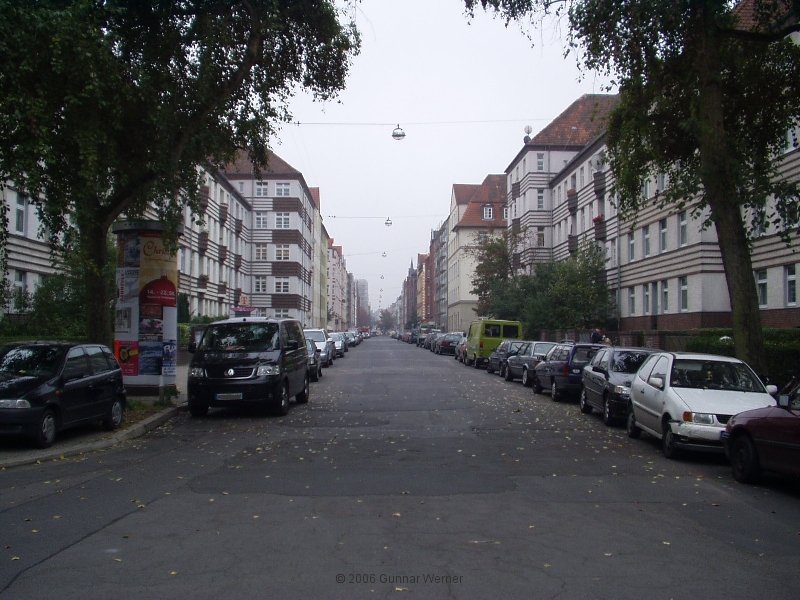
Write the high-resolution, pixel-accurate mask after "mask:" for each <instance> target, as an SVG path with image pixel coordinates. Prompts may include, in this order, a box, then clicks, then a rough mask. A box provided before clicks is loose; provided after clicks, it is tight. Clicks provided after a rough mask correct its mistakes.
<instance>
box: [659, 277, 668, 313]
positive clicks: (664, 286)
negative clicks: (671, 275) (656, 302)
mask: <svg viewBox="0 0 800 600" xmlns="http://www.w3.org/2000/svg"><path fill="white" fill-rule="evenodd" d="M667 311H669V281H667V280H666V279H665V280H663V281H662V282H661V313H662V314H665V313H666V312H667Z"/></svg>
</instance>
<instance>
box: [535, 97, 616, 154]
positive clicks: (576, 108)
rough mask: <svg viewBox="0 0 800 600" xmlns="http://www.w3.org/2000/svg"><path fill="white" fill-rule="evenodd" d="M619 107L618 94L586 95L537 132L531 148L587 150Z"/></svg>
mask: <svg viewBox="0 0 800 600" xmlns="http://www.w3.org/2000/svg"><path fill="white" fill-rule="evenodd" d="M617 104H619V95H617V94H585V95H583V96H581V97H580V98H578V99H577V100H576V101H575V102H573V103H572V104H570V105H569V107H567V109H566V110H565V111H564V112H562V113H561V114H560V115H558V116H557V117H556V118H555V119H553V120H552V121H551V122H550V124H549V125H547V126H546V127H545V128H544V129H542V130H541V131H540V132H539V133H537V134H536V135H535V136H534V137H533V139H531V141H530V142H528V143H527V145H529V146H530V145H533V146H551V145H559V146H578V147H583V146H585V145H586V144H588V143H589V142H591V141H592V140H593V139H594V138H596V137H597V136H598V135H600V134H601V133H603V132H604V131H605V129H606V122H607V118H608V115H609V113H610V112H611V111H612V110H613V109H614V108H616V106H617Z"/></svg>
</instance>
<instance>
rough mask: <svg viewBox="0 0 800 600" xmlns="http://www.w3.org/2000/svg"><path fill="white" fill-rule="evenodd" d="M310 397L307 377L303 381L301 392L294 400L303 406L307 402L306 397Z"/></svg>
mask: <svg viewBox="0 0 800 600" xmlns="http://www.w3.org/2000/svg"><path fill="white" fill-rule="evenodd" d="M310 395H311V386H310V385H309V381H308V376H306V379H305V381H303V391H302V392H300V393H299V394H297V395H296V396H295V397H294V399H295V400H296V401H297V403H298V404H305V403H306V402H308V397H309V396H310Z"/></svg>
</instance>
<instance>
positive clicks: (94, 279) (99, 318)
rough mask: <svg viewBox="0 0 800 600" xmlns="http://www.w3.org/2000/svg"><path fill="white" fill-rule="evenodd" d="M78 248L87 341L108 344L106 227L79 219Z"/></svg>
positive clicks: (108, 298)
mask: <svg viewBox="0 0 800 600" xmlns="http://www.w3.org/2000/svg"><path fill="white" fill-rule="evenodd" d="M78 227H79V230H80V239H81V241H80V247H79V252H80V255H81V260H82V262H83V265H84V271H83V272H84V285H85V289H86V305H85V311H86V312H85V318H86V337H87V338H88V340H89V341H92V342H99V343H102V344H107V345H111V344H112V342H113V332H112V330H111V303H112V298H111V290H110V289H109V288H108V285H107V283H106V278H105V272H106V268H107V266H108V245H107V239H106V238H107V235H108V228H107V227H106V225H105V224H104V223H102V222H97V221H94V220H88V221H84V222H81V223H79V225H78Z"/></svg>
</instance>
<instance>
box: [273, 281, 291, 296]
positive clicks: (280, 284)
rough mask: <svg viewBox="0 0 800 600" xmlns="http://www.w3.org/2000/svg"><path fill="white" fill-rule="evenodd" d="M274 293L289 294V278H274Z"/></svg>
mask: <svg viewBox="0 0 800 600" xmlns="http://www.w3.org/2000/svg"><path fill="white" fill-rule="evenodd" d="M275 293H276V294H288V293H289V278H288V277H276V278H275Z"/></svg>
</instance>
